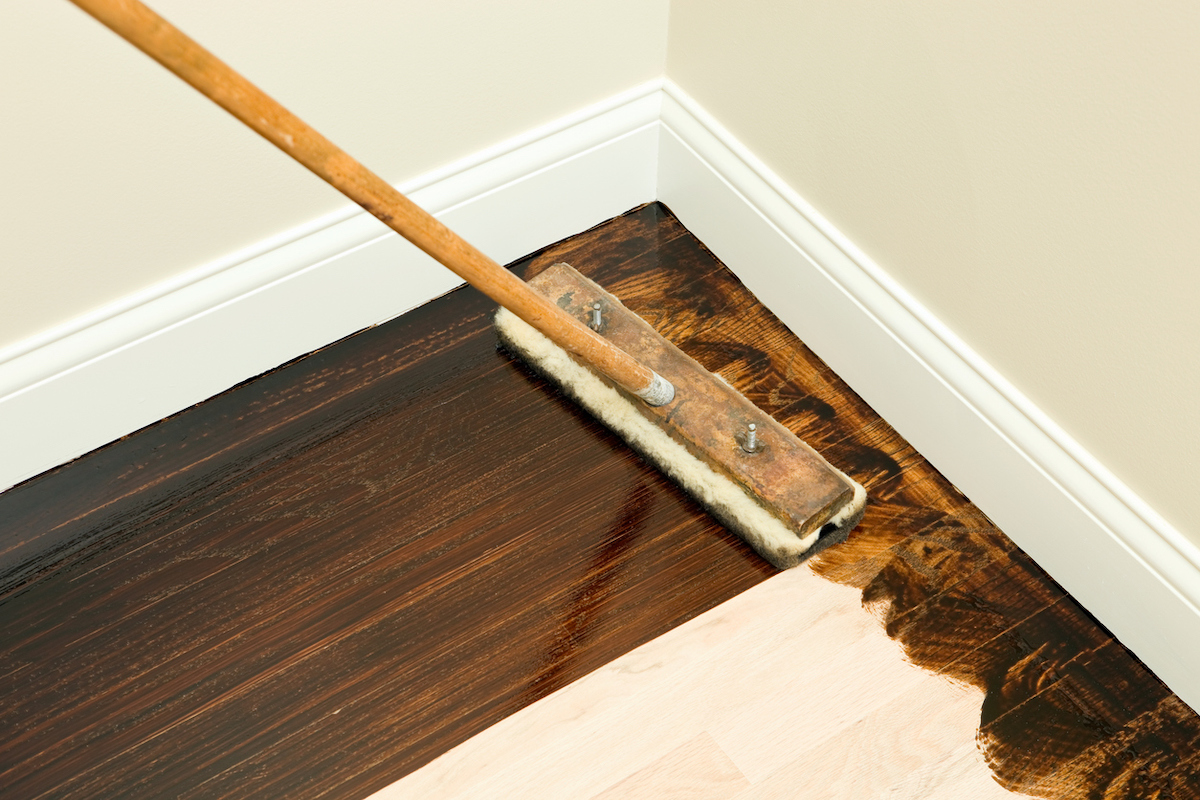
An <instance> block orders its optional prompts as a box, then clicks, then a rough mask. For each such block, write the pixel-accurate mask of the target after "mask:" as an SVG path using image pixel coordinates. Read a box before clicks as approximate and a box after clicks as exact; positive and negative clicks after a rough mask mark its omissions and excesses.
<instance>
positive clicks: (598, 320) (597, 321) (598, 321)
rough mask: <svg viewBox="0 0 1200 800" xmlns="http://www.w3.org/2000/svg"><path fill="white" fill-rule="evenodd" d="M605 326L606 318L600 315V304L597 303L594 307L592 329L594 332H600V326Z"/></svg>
mask: <svg viewBox="0 0 1200 800" xmlns="http://www.w3.org/2000/svg"><path fill="white" fill-rule="evenodd" d="M603 324H604V318H603V317H602V316H601V314H600V304H599V303H596V304H595V305H593V306H592V323H591V328H592V330H594V331H598V330H600V326H601V325H603Z"/></svg>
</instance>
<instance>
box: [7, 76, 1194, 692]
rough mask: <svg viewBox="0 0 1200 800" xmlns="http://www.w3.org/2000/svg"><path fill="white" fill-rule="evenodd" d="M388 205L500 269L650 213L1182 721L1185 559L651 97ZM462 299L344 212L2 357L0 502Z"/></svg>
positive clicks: (1085, 462)
mask: <svg viewBox="0 0 1200 800" xmlns="http://www.w3.org/2000/svg"><path fill="white" fill-rule="evenodd" d="M400 188H401V189H402V190H403V191H405V192H406V193H409V194H410V195H411V196H412V197H413V199H414V200H416V201H417V202H418V203H419V204H421V205H422V206H424V207H425V208H427V209H429V210H431V211H432V212H434V213H435V214H436V215H437V216H438V217H439V218H441V219H442V220H443V221H444V222H446V223H447V224H449V225H450V226H451V227H453V228H455V229H456V230H458V231H459V232H460V233H462V234H463V235H464V236H466V238H467V239H468V240H470V241H472V242H473V243H475V244H476V245H478V246H479V247H480V248H481V249H482V250H484V251H485V252H487V253H489V255H492V256H493V257H494V258H496V259H497V260H499V261H501V262H508V261H511V260H514V259H516V258H517V257H519V256H522V255H525V254H526V253H529V252H531V251H533V250H536V249H538V248H540V247H542V246H544V245H546V244H548V243H550V242H553V241H557V240H558V239H562V238H565V237H567V236H570V235H572V234H574V233H577V232H579V231H582V230H585V229H586V228H588V227H591V226H592V225H595V224H597V223H599V222H601V221H603V220H605V219H608V218H610V217H613V216H615V215H617V214H620V213H622V212H624V211H626V210H627V209H629V208H632V207H634V206H637V205H640V204H642V203H646V202H650V201H652V200H661V201H662V202H663V203H665V204H666V205H667V206H668V207H670V208H671V210H672V211H673V212H674V213H675V214H676V215H677V216H678V217H679V219H680V220H681V221H682V222H683V224H684V225H685V226H686V227H688V228H689V229H690V230H691V231H692V232H693V233H695V234H696V236H697V237H698V238H699V239H700V240H701V241H703V242H704V243H705V244H706V245H707V246H708V247H710V248H711V249H712V250H713V252H714V253H715V254H716V255H717V256H718V257H719V258H721V259H722V260H723V261H724V262H725V263H726V264H727V265H728V266H729V268H730V269H732V270H733V272H734V273H735V274H737V275H738V277H739V278H740V279H741V280H742V281H743V282H744V283H745V284H746V285H747V286H748V287H749V288H750V289H751V290H752V291H753V292H755V294H757V295H758V297H759V298H761V299H762V301H763V303H764V305H766V306H767V307H768V308H770V309H771V310H772V311H774V312H775V313H776V314H777V315H778V316H779V317H780V318H781V319H782V320H783V321H784V322H785V323H786V324H787V325H788V326H789V327H791V328H792V330H793V331H795V332H796V334H797V335H799V337H800V338H801V339H802V340H804V341H805V342H806V343H807V344H808V345H809V346H810V347H811V348H812V349H813V350H814V351H815V352H816V353H817V354H818V355H820V356H821V357H822V358H823V359H825V361H826V362H827V363H829V364H830V366H831V367H833V369H834V370H835V371H836V372H837V373H838V374H839V375H841V377H842V378H844V379H845V380H846V382H847V383H848V384H849V385H850V386H851V387H852V388H853V389H854V390H855V391H857V392H858V393H859V394H860V395H861V396H862V397H863V398H864V399H866V400H867V402H869V403H870V404H871V405H872V406H873V407H874V408H875V409H876V410H877V411H879V412H880V414H881V415H882V416H883V417H884V418H885V419H887V420H888V421H889V422H890V423H892V424H893V425H894V426H895V427H896V428H897V429H898V430H899V431H900V433H901V434H902V435H904V436H905V437H906V438H907V439H908V440H909V441H910V442H911V443H912V444H913V445H914V446H915V447H916V448H917V449H918V450H919V451H920V452H921V453H922V454H923V455H925V456H926V457H927V458H929V460H930V461H931V462H932V463H933V464H934V465H935V466H937V467H938V468H939V469H940V470H941V471H942V472H943V473H944V474H945V475H946V476H947V477H948V478H949V479H950V480H951V481H953V482H954V483H955V484H956V485H957V486H959V487H960V488H961V489H962V490H963V491H964V492H965V493H966V494H967V495H969V496H970V497H971V499H972V500H973V501H974V502H975V503H976V504H977V505H978V506H979V507H980V508H981V509H983V510H984V511H985V512H986V513H987V514H988V515H989V516H991V517H992V518H993V519H994V520H995V521H996V522H997V523H998V524H999V525H1000V527H1001V528H1002V529H1003V530H1004V531H1005V532H1006V533H1007V534H1008V535H1009V536H1010V537H1011V538H1012V539H1013V540H1014V541H1015V542H1016V543H1017V544H1018V545H1019V546H1020V547H1021V548H1022V549H1024V550H1025V551H1026V552H1028V553H1029V554H1030V555H1032V556H1033V557H1034V558H1035V559H1036V560H1037V562H1038V563H1039V564H1040V565H1041V566H1042V567H1043V568H1045V569H1046V570H1047V571H1048V572H1049V573H1050V574H1051V575H1052V576H1053V577H1054V578H1055V579H1056V580H1058V581H1059V582H1060V583H1061V584H1063V586H1064V587H1065V588H1066V589H1067V590H1068V591H1070V592H1071V593H1072V594H1073V595H1074V596H1075V597H1076V598H1077V599H1078V600H1079V601H1080V602H1081V603H1082V604H1083V605H1084V606H1085V607H1086V608H1088V610H1089V611H1091V612H1092V613H1093V614H1094V615H1095V616H1096V617H1097V618H1098V619H1099V620H1100V621H1101V622H1103V623H1104V624H1105V625H1107V626H1108V627H1109V628H1110V629H1111V630H1112V631H1113V632H1114V634H1116V636H1117V637H1118V638H1119V639H1120V640H1121V641H1122V642H1123V643H1124V644H1126V646H1128V647H1129V648H1130V649H1131V650H1132V651H1133V652H1134V653H1136V654H1137V655H1138V656H1139V657H1140V658H1142V660H1143V661H1145V662H1146V663H1147V664H1148V665H1149V666H1150V667H1151V668H1152V669H1153V670H1154V671H1155V672H1156V673H1157V674H1158V675H1159V677H1161V678H1162V679H1163V680H1164V681H1165V682H1166V683H1167V684H1168V685H1169V686H1170V687H1171V688H1172V689H1173V690H1174V691H1175V692H1176V693H1178V694H1179V695H1180V697H1182V698H1183V699H1184V700H1185V701H1186V702H1188V703H1189V704H1190V705H1191V706H1192V707H1193V708H1200V670H1196V669H1195V668H1194V667H1195V665H1196V664H1200V610H1198V609H1200V548H1197V547H1195V546H1194V545H1192V544H1191V543H1190V542H1189V541H1188V540H1187V539H1186V538H1185V537H1183V536H1182V534H1180V533H1179V532H1178V531H1177V530H1175V529H1174V528H1173V527H1172V526H1171V525H1170V524H1169V523H1167V522H1166V521H1165V520H1163V519H1162V518H1161V517H1160V516H1158V515H1157V514H1156V513H1155V512H1154V511H1153V509H1151V508H1150V507H1149V506H1147V505H1146V504H1145V503H1144V502H1142V501H1141V500H1140V499H1139V498H1138V497H1137V496H1136V495H1134V494H1133V493H1132V492H1131V491H1130V490H1129V489H1128V488H1126V487H1125V486H1124V485H1123V484H1122V483H1121V482H1120V481H1119V480H1117V479H1116V478H1115V477H1114V476H1113V475H1112V474H1111V473H1110V472H1109V471H1108V470H1107V469H1106V468H1104V466H1103V465H1101V464H1100V463H1099V462H1097V461H1096V460H1095V459H1094V458H1092V457H1091V456H1090V455H1089V454H1087V453H1086V452H1085V451H1084V450H1083V449H1082V448H1081V447H1079V446H1078V444H1076V443H1075V442H1074V441H1073V440H1072V439H1071V438H1070V437H1069V436H1068V435H1067V434H1066V433H1064V432H1063V431H1062V430H1061V429H1060V428H1059V427H1058V426H1057V425H1056V424H1055V423H1054V422H1053V421H1052V420H1050V419H1049V418H1048V417H1046V416H1045V415H1044V414H1043V413H1041V412H1040V411H1039V410H1038V409H1037V408H1036V407H1034V406H1033V405H1032V404H1031V403H1030V402H1029V401H1028V400H1027V399H1026V398H1024V397H1023V396H1022V395H1021V394H1020V392H1018V391H1017V390H1016V389H1015V388H1014V387H1012V386H1011V385H1010V384H1009V383H1008V382H1007V381H1006V380H1005V379H1004V378H1003V377H1002V376H1000V375H999V374H998V373H996V372H995V371H994V370H993V369H991V367H989V366H988V365H987V364H986V362H984V361H983V360H982V359H981V358H979V357H978V355H976V354H975V353H973V352H972V351H971V350H970V349H969V348H968V347H967V346H966V345H965V344H964V343H963V342H962V341H961V340H959V339H958V337H957V336H955V335H954V333H953V332H952V331H950V330H949V329H948V328H946V327H945V326H944V325H943V324H942V323H940V322H939V321H938V320H937V319H936V318H935V317H933V315H932V314H930V313H929V312H928V310H926V309H924V308H923V307H922V306H921V305H920V304H919V303H917V302H916V301H915V300H914V299H913V298H912V297H911V296H910V295H909V294H908V293H907V292H906V291H905V290H904V289H903V287H901V286H900V285H898V284H897V283H896V282H895V281H894V280H893V279H891V278H890V276H888V274H887V273H886V272H885V271H884V270H883V269H881V268H880V267H879V266H878V265H876V264H875V263H874V262H872V261H871V260H870V259H869V258H868V257H866V256H865V255H864V254H863V253H862V252H861V251H860V250H858V249H857V248H856V247H855V246H854V245H853V244H852V243H851V242H850V241H848V240H847V239H846V238H845V237H844V236H843V235H842V234H840V233H839V232H838V231H837V230H836V229H835V228H834V227H833V226H832V225H830V224H829V223H828V222H827V221H826V220H825V219H824V218H823V217H821V216H820V214H819V213H817V212H816V211H815V210H814V209H813V208H812V207H810V206H809V205H808V204H807V203H806V202H805V201H804V200H803V199H802V198H801V197H799V196H798V195H797V194H796V193H795V192H794V191H793V190H791V189H790V188H789V187H788V186H787V185H786V184H784V183H783V181H782V180H780V179H779V178H778V176H776V175H774V174H773V173H772V172H771V171H770V170H769V169H767V168H766V167H765V165H763V164H762V163H761V162H760V161H758V160H757V159H756V158H755V157H754V156H753V154H752V153H750V152H749V151H748V150H747V149H746V148H745V147H743V146H742V145H741V144H740V143H739V142H738V141H737V140H736V139H734V138H733V137H732V136H731V135H730V134H729V133H728V131H726V130H725V129H724V128H723V127H722V126H721V125H720V123H719V122H718V121H717V120H715V119H714V118H712V117H711V116H710V115H709V114H707V113H706V112H705V111H704V109H702V108H701V107H700V106H699V105H698V104H696V103H695V101H693V100H692V99H691V98H689V97H688V96H687V95H686V93H684V92H683V91H682V90H681V89H680V88H679V87H677V86H675V85H674V84H672V83H671V82H670V81H653V82H650V83H647V84H644V85H641V86H638V87H635V88H633V89H631V90H629V91H627V92H624V93H622V94H620V95H617V96H615V97H613V98H610V99H608V100H607V101H604V102H603V103H600V104H596V105H594V106H591V107H589V108H587V109H584V110H582V111H580V112H579V113H577V114H573V115H571V116H569V117H565V118H563V119H561V120H558V121H556V122H554V123H552V124H550V125H547V126H543V127H540V128H538V129H536V130H533V131H530V132H529V133H527V134H525V135H524V136H521V137H518V138H516V139H512V140H509V141H507V142H504V143H502V144H500V145H497V146H496V147H493V148H490V149H488V150H486V151H483V152H481V153H478V154H476V155H475V156H473V157H471V158H470V159H466V160H464V161H461V162H458V163H456V164H453V165H450V166H449V167H446V168H444V169H441V170H438V171H436V172H433V173H429V174H427V175H425V176H422V177H421V178H420V179H418V180H415V181H412V182H409V183H408V184H405V185H403V186H401V187H400ZM460 283H461V281H460V280H459V279H458V278H457V277H456V276H454V275H452V274H451V273H449V272H448V271H446V270H445V269H444V268H442V267H440V266H438V265H437V264H435V263H434V262H432V261H431V260H430V259H429V258H428V257H427V256H425V255H423V254H421V253H420V252H418V251H417V250H416V249H415V248H413V247H411V246H409V245H407V244H406V243H404V242H403V241H402V240H401V239H400V238H399V237H398V236H396V235H395V234H392V233H391V232H389V231H387V230H386V229H385V228H383V227H382V226H381V225H380V224H379V223H377V222H376V221H375V220H374V219H373V218H371V217H369V216H368V215H366V214H365V213H362V212H355V211H353V210H350V209H347V210H343V211H340V212H338V213H335V214H332V215H328V216H326V217H324V218H322V219H321V220H317V221H316V222H314V223H310V224H308V225H305V226H301V227H299V228H297V229H295V230H293V231H291V232H288V233H286V234H283V235H280V236H277V237H273V238H272V239H271V240H269V241H266V242H263V243H261V244H260V245H259V246H257V247H255V248H252V249H250V250H246V251H242V252H240V253H236V254H233V255H231V256H230V257H228V258H226V259H222V260H221V261H220V262H217V263H214V264H211V265H207V266H205V267H203V268H200V269H198V270H195V271H193V272H191V273H188V274H186V275H184V276H183V277H182V278H180V279H177V280H174V281H172V282H169V283H165V284H162V285H160V286H158V287H155V288H152V289H150V290H148V291H146V292H144V293H142V294H139V295H137V296H134V297H130V298H127V299H126V300H125V301H123V302H122V303H120V304H116V305H113V306H109V307H107V308H104V309H101V310H99V311H98V312H96V313H94V314H92V315H89V316H88V317H87V318H84V319H80V320H77V321H75V322H74V323H72V324H70V325H68V326H63V327H61V328H58V329H56V330H53V331H50V332H49V333H48V334H46V335H43V336H39V337H37V338H36V339H30V340H27V341H26V342H22V343H19V344H18V345H17V346H14V347H10V348H8V349H6V350H5V351H0V441H3V442H4V443H5V447H4V451H5V453H4V459H3V463H2V465H0V487H7V486H11V485H12V484H14V483H17V482H19V481H21V480H24V479H26V478H29V477H31V476H33V475H36V474H39V473H40V472H42V471H44V470H46V469H49V468H52V467H54V466H56V465H58V464H61V463H64V462H66V461H69V460H71V459H73V458H75V457H77V456H79V455H82V454H83V453H86V452H88V451H90V450H92V449H94V448H96V447H99V446H102V445H104V444H106V443H108V442H110V441H112V440H114V439H117V438H119V437H121V436H124V435H126V434H128V433H130V432H132V431H135V430H137V429H139V428H141V427H144V426H145V425H148V424H151V423H153V422H155V421H157V420H159V419H161V418H163V417H166V416H168V415H170V414H173V413H175V412H177V411H179V410H181V409H183V408H186V407H188V406H190V405H192V404H194V403H196V402H199V401H201V400H204V399H206V398H208V397H210V396H212V395H214V394H216V393H218V392H220V391H223V390H224V389H227V388H229V387H230V386H233V385H235V384H237V383H239V382H241V381H243V380H245V379H247V378H250V377H253V376H254V375H257V374H260V373H262V372H264V371H266V370H268V369H271V368H273V367H275V366H277V365H279V364H282V363H284V362H286V361H288V360H291V359H292V358H295V357H297V356H299V355H302V354H304V353H306V352H309V351H311V350H314V349H316V348H319V347H321V346H324V345H325V344H328V343H329V342H331V341H334V340H336V339H339V338H341V337H343V336H346V335H348V334H350V333H353V332H355V331H357V330H360V329H362V328H364V327H367V326H370V325H373V324H376V323H379V322H382V321H384V320H387V319H390V318H392V317H394V316H397V315H399V314H401V313H403V312H404V311H407V310H409V309H411V308H414V307H416V306H418V305H420V304H422V303H424V302H427V301H428V300H431V299H433V298H434V297H436V296H438V295H440V294H443V293H445V292H446V291H449V290H450V289H452V288H454V287H455V286H458V285H459V284H460ZM331 298H333V299H331Z"/></svg>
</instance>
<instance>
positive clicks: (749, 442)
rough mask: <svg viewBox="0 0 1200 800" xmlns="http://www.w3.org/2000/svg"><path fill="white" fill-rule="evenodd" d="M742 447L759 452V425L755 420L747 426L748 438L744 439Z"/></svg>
mask: <svg viewBox="0 0 1200 800" xmlns="http://www.w3.org/2000/svg"><path fill="white" fill-rule="evenodd" d="M742 449H743V450H745V451H746V452H747V453H757V452H758V426H757V425H755V424H754V423H753V422H751V423H750V424H749V425H747V426H746V438H745V439H744V440H743V441H742Z"/></svg>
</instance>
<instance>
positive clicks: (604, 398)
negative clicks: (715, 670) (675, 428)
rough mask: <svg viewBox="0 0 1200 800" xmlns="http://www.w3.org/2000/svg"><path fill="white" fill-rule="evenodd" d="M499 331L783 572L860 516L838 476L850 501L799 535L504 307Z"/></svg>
mask: <svg viewBox="0 0 1200 800" xmlns="http://www.w3.org/2000/svg"><path fill="white" fill-rule="evenodd" d="M496 330H497V332H498V333H499V335H500V338H501V340H502V341H503V342H504V344H505V346H507V347H508V348H510V349H511V350H513V351H514V352H515V353H516V354H517V355H519V356H521V357H522V358H523V359H524V360H525V361H526V362H528V363H529V364H530V366H532V367H533V368H534V369H535V370H537V371H538V372H540V373H541V374H543V375H545V376H546V377H547V378H549V379H550V380H552V381H553V382H554V383H556V384H558V385H559V386H560V387H561V388H562V389H563V391H565V392H566V393H567V394H568V395H570V396H571V398H572V399H574V400H575V402H577V403H579V405H581V406H583V407H584V408H585V409H587V410H588V411H589V412H590V413H591V414H592V415H593V416H595V417H596V418H597V419H599V420H600V421H601V422H603V423H604V424H605V425H607V426H608V427H609V428H610V429H612V430H613V431H614V432H615V433H616V434H617V435H618V436H620V437H621V438H622V439H624V440H625V441H626V442H628V443H629V445H630V446H631V447H633V449H634V450H637V451H638V452H639V453H641V454H642V455H643V456H644V457H645V458H647V459H648V460H650V461H652V462H653V463H654V464H655V465H656V466H657V467H658V468H659V469H661V470H662V471H663V472H665V473H667V475H668V476H669V477H670V478H671V479H672V480H674V481H675V482H676V483H678V484H679V485H680V486H681V487H683V489H684V491H686V492H687V493H688V494H690V495H691V496H692V497H694V498H695V499H696V500H697V501H698V502H699V503H700V504H701V505H703V506H704V507H705V508H706V509H708V511H709V513H711V514H712V515H713V516H714V517H716V518H717V519H718V520H720V521H721V522H722V523H723V524H724V525H725V526H726V527H728V528H730V529H731V530H733V531H734V532H735V533H737V534H738V535H739V536H741V537H742V538H743V539H744V540H746V542H747V543H748V544H749V545H750V546H751V547H753V548H754V550H755V551H756V552H757V553H758V554H759V555H761V556H762V557H763V558H765V559H766V560H767V561H770V562H771V563H772V564H774V565H775V566H777V567H779V568H781V569H786V568H788V567H793V566H795V565H796V564H798V563H800V561H801V560H802V559H803V558H804V557H805V556H806V555H810V554H811V553H810V551H813V552H815V550H814V545H816V544H817V543H818V541H820V544H821V547H819V548H817V549H824V547H825V546H826V545H827V544H831V543H833V542H835V541H840V540H842V539H844V538H845V537H846V534H848V533H849V531H850V529H851V528H853V527H854V525H856V524H857V523H858V520H859V519H860V518H861V517H862V513H863V508H864V507H865V505H866V500H867V494H866V491H865V490H864V489H863V488H862V487H861V486H859V485H858V484H857V483H856V482H855V481H853V480H851V479H850V478H848V477H846V476H845V475H842V477H843V478H844V479H845V480H846V482H847V483H848V484H849V485H851V486H853V487H854V497H853V499H852V500H851V501H850V502H849V503H847V504H846V505H845V506H844V507H843V508H842V509H840V510H839V511H838V512H837V513H836V514H835V515H834V516H833V517H832V518H831V519H830V520H829V522H828V523H827V524H826V525H824V526H823V527H821V528H820V529H818V530H814V531H812V532H811V533H809V534H808V535H806V536H803V537H801V536H799V535H798V534H797V533H796V532H795V531H793V530H791V529H790V528H788V527H787V525H785V524H784V523H783V521H782V520H780V519H779V518H778V517H776V516H775V515H774V514H772V513H771V512H770V511H768V510H767V509H766V508H764V507H763V506H762V505H761V504H759V503H758V502H756V501H755V500H754V498H753V497H752V496H750V495H749V494H747V493H746V492H745V491H744V490H743V489H742V488H741V487H739V486H738V485H737V484H736V483H734V482H733V481H731V480H730V479H729V478H726V477H725V476H724V475H720V474H718V473H717V472H716V471H715V470H713V469H712V467H710V466H708V465H707V464H705V463H704V462H702V461H700V460H699V459H698V458H696V457H695V456H693V455H692V454H691V453H689V452H688V451H687V448H685V447H684V446H683V445H681V444H679V443H678V442H676V441H675V440H674V439H672V438H671V437H670V436H668V435H667V434H666V433H665V432H663V430H662V429H661V428H659V427H658V426H657V425H654V424H653V423H652V422H650V421H649V420H648V419H646V418H645V417H643V416H642V415H641V414H639V413H638V411H637V410H636V409H635V408H634V407H633V404H632V403H631V401H629V400H627V399H626V398H625V397H623V396H622V395H621V394H620V393H619V392H618V391H617V390H616V389H613V388H612V387H611V386H609V385H607V384H606V383H604V382H603V381H602V380H600V379H599V378H598V377H596V375H595V374H593V373H592V372H591V370H589V369H587V368H586V367H584V366H582V365H581V364H579V363H578V362H577V361H575V359H573V358H572V357H571V356H570V355H569V354H568V353H567V352H566V351H565V350H563V349H562V348H560V347H559V346H558V345H556V344H554V343H553V342H551V341H550V340H549V339H547V338H546V337H545V336H543V335H542V334H541V333H539V332H538V331H536V330H534V329H533V328H532V327H530V326H529V325H528V324H526V323H525V322H524V321H522V320H521V319H519V318H518V317H517V316H516V315H514V314H513V313H511V312H510V311H508V310H507V309H504V308H501V309H500V310H499V311H498V312H497V313H496ZM715 377H716V376H714V379H715ZM835 471H836V470H835ZM838 474H839V475H841V473H840V472H839V473H838ZM822 531H824V532H825V533H824V536H822Z"/></svg>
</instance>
